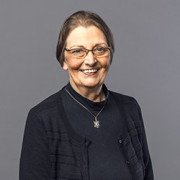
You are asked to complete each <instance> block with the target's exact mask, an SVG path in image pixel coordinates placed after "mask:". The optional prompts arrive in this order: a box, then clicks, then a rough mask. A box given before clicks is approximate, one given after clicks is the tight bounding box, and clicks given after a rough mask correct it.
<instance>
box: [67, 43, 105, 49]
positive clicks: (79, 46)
mask: <svg viewBox="0 0 180 180" xmlns="http://www.w3.org/2000/svg"><path fill="white" fill-rule="evenodd" d="M98 45H106V46H107V43H96V44H95V45H94V46H93V47H96V46H98ZM72 48H85V49H86V47H84V46H83V45H73V46H71V47H69V48H68V49H72Z"/></svg>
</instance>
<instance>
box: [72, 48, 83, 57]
mask: <svg viewBox="0 0 180 180" xmlns="http://www.w3.org/2000/svg"><path fill="white" fill-rule="evenodd" d="M70 52H71V54H73V55H78V56H79V55H83V54H84V52H85V51H84V49H82V48H75V49H71V51H70Z"/></svg>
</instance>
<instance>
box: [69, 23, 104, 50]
mask: <svg viewBox="0 0 180 180" xmlns="http://www.w3.org/2000/svg"><path fill="white" fill-rule="evenodd" d="M100 43H107V41H106V37H105V35H104V33H103V32H102V31H101V30H100V29H99V28H97V27H96V26H88V27H84V26H78V27H76V28H75V29H73V30H72V31H71V32H70V33H69V35H68V37H67V39H66V44H67V46H68V47H71V46H78V45H84V46H89V47H90V46H93V45H95V44H100Z"/></svg>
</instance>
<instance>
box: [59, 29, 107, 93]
mask: <svg viewBox="0 0 180 180" xmlns="http://www.w3.org/2000/svg"><path fill="white" fill-rule="evenodd" d="M98 46H100V47H101V46H102V47H108V45H107V41H106V37H105V36H104V34H103V32H102V31H101V30H100V29H98V28H97V27H95V26H89V27H83V26H79V27H77V28H75V29H74V30H72V31H71V33H70V34H69V36H68V37H67V40H66V48H67V49H76V48H86V49H89V50H92V49H93V48H94V47H98ZM64 53H65V54H64V57H65V58H64V59H65V61H64V64H63V69H64V70H67V71H68V73H69V80H70V83H71V86H72V87H73V88H74V89H85V90H88V89H91V90H92V89H93V88H94V89H96V88H99V87H101V86H102V84H103V83H104V80H105V77H106V75H107V72H108V69H109V66H110V51H109V52H108V53H107V55H106V56H103V57H95V56H94V55H93V53H92V51H89V52H88V53H87V56H85V57H84V58H80V59H79V58H76V57H74V56H73V55H72V54H71V52H69V51H65V52H64Z"/></svg>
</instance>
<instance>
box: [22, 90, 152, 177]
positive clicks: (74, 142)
mask: <svg viewBox="0 0 180 180" xmlns="http://www.w3.org/2000/svg"><path fill="white" fill-rule="evenodd" d="M110 93H111V94H112V95H113V96H114V97H115V99H116V103H117V106H118V108H119V111H120V113H121V114H123V117H124V125H123V133H122V134H121V135H120V136H119V137H118V139H117V143H119V146H120V148H122V150H123V152H124V155H125V157H126V160H127V161H126V162H127V164H128V165H129V168H130V170H131V173H132V176H133V180H153V179H154V178H153V171H152V165H151V159H150V155H149V151H148V146H147V140H146V135H145V130H144V125H143V120H142V115H141V110H140V107H139V105H138V103H137V102H136V100H135V99H134V98H132V97H129V96H125V95H121V94H118V93H114V92H111V91H110ZM61 94H62V90H61V91H59V92H58V93H56V94H54V95H52V96H50V97H49V98H47V99H46V100H44V101H43V102H41V103H40V104H39V105H37V106H35V107H34V108H32V109H31V110H30V112H29V115H28V118H27V122H26V127H25V132H24V139H23V146H22V152H21V158H20V175H19V177H20V180H65V179H66V180H70V179H74V180H75V179H76V180H80V179H81V180H89V175H88V145H89V143H90V141H89V140H88V139H86V138H84V137H82V136H79V135H78V134H77V133H76V132H74V130H73V129H72V127H71V126H70V124H69V122H68V119H67V117H66V114H65V110H64V107H63V104H62V101H61ZM112 178H113V177H112Z"/></svg>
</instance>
